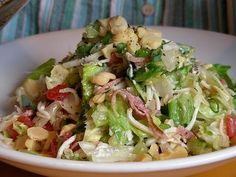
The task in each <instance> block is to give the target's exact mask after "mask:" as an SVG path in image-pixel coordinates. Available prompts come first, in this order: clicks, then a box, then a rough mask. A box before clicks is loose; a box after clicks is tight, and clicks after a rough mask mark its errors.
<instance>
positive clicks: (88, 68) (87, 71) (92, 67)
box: [82, 63, 103, 101]
mask: <svg viewBox="0 0 236 177" xmlns="http://www.w3.org/2000/svg"><path fill="white" fill-rule="evenodd" d="M102 70H103V67H101V66H98V65H96V64H92V63H88V64H85V65H84V67H83V73H82V89H83V100H85V101H88V100H89V99H90V98H91V96H92V94H93V89H94V84H92V83H91V82H90V78H91V77H92V76H94V75H95V74H97V73H99V72H101V71H102Z"/></svg>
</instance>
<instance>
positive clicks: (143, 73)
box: [134, 61, 165, 82]
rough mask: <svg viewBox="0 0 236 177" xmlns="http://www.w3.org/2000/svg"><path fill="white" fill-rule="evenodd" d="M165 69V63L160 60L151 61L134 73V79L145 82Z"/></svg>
mask: <svg viewBox="0 0 236 177" xmlns="http://www.w3.org/2000/svg"><path fill="white" fill-rule="evenodd" d="M164 71H165V69H164V66H163V63H162V62H161V61H159V62H150V63H149V64H147V65H146V66H145V67H143V68H140V69H138V70H137V71H136V72H135V74H134V80H135V81H136V82H143V81H146V80H148V79H150V78H152V77H155V76H156V75H158V74H159V75H160V74H161V73H163V72H164Z"/></svg>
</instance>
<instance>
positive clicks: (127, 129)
mask: <svg viewBox="0 0 236 177" xmlns="http://www.w3.org/2000/svg"><path fill="white" fill-rule="evenodd" d="M106 105H107V108H108V111H107V117H108V124H109V128H110V131H111V132H112V134H113V135H114V138H113V139H112V141H113V142H112V143H111V144H113V145H114V144H117V145H125V144H129V143H130V142H131V141H132V140H130V138H132V137H129V134H130V133H131V136H132V131H131V126H130V124H129V122H128V120H127V109H128V105H127V103H126V102H125V101H124V100H123V99H122V98H120V97H117V100H116V104H115V107H114V110H113V109H112V107H111V104H110V103H108V102H106Z"/></svg>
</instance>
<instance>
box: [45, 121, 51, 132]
mask: <svg viewBox="0 0 236 177" xmlns="http://www.w3.org/2000/svg"><path fill="white" fill-rule="evenodd" d="M43 128H44V129H46V130H47V131H53V126H52V124H51V123H50V122H47V123H46V124H45V125H44V126H43Z"/></svg>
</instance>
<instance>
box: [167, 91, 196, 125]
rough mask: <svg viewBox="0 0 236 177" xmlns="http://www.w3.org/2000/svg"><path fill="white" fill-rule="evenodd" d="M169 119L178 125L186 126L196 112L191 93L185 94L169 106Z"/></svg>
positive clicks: (172, 101)
mask: <svg viewBox="0 0 236 177" xmlns="http://www.w3.org/2000/svg"><path fill="white" fill-rule="evenodd" d="M168 111H169V117H170V118H171V119H173V120H174V122H175V123H176V124H177V125H179V124H180V125H182V126H186V125H188V123H189V122H190V121H191V118H192V116H193V112H194V102H193V98H192V96H191V94H190V93H183V94H181V95H180V96H179V97H177V98H175V99H173V100H171V101H170V103H169V104H168Z"/></svg>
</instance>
